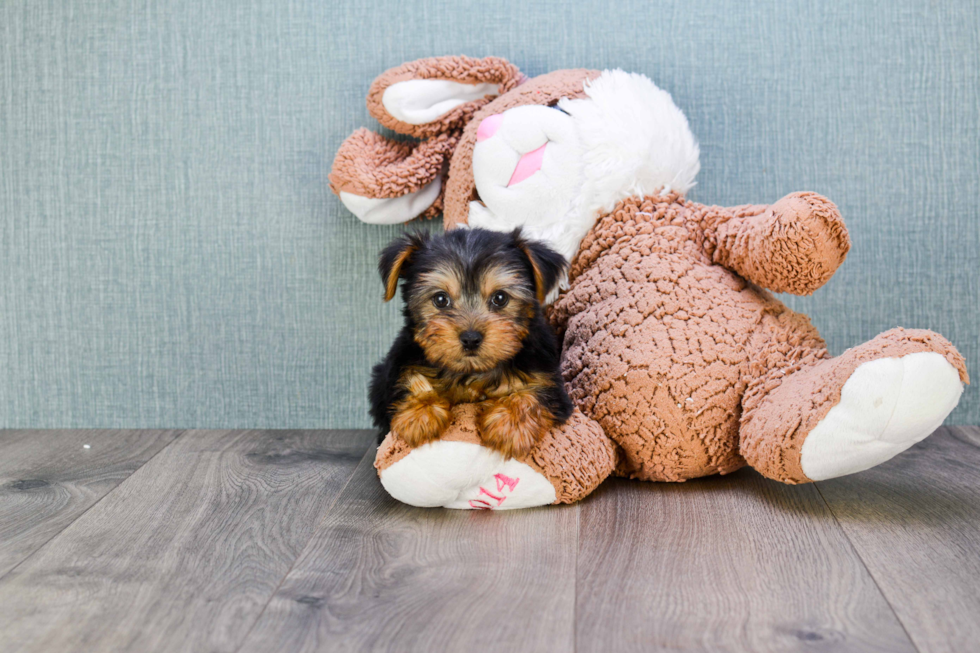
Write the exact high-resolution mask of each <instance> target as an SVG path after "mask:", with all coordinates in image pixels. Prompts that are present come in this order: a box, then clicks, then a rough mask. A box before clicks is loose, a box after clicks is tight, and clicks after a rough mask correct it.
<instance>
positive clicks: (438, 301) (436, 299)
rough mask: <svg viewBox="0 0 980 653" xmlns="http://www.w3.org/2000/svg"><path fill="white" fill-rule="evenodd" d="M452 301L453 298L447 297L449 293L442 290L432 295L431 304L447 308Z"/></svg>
mask: <svg viewBox="0 0 980 653" xmlns="http://www.w3.org/2000/svg"><path fill="white" fill-rule="evenodd" d="M452 303H453V300H451V299H450V298H449V295H448V294H446V293H444V292H437V293H436V294H435V295H433V296H432V304H433V305H434V306H435V307H436V308H449V307H450V306H451V305H452Z"/></svg>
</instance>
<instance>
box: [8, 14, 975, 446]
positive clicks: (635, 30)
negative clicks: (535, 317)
mask: <svg viewBox="0 0 980 653" xmlns="http://www.w3.org/2000/svg"><path fill="white" fill-rule="evenodd" d="M436 54H469V55H472V56H486V55H499V56H503V57H506V58H508V59H510V60H511V61H512V62H514V63H516V64H517V65H518V66H520V67H521V69H522V70H523V71H524V72H525V73H527V74H529V75H537V74H540V73H542V72H546V71H549V70H553V69H556V68H570V67H589V68H606V67H621V68H624V69H626V70H631V71H637V72H642V73H645V74H647V75H649V76H650V77H651V78H653V79H654V80H655V81H656V82H657V83H658V84H659V85H661V86H662V87H663V88H665V89H667V90H669V91H670V92H671V93H672V94H673V96H674V99H675V100H676V102H677V104H678V105H679V106H680V107H681V108H682V109H683V110H684V111H686V113H687V115H688V117H689V118H690V121H691V125H692V128H693V130H694V133H695V134H696V135H697V136H698V137H699V139H700V142H701V149H702V166H703V167H702V171H701V174H700V177H699V184H698V186H697V187H696V189H695V190H694V192H693V193H692V194H691V196H692V197H693V198H695V199H697V200H698V201H701V202H706V203H719V204H729V205H731V204H738V203H743V202H770V201H774V200H776V199H777V198H779V197H781V196H782V195H783V194H785V193H787V192H790V191H795V190H813V191H817V192H820V193H823V194H825V195H827V196H828V197H830V198H831V199H833V200H834V201H835V202H837V204H838V206H839V207H840V209H841V211H842V212H843V215H844V218H845V220H846V221H847V224H848V227H849V228H850V231H851V236H852V238H853V241H854V247H853V249H852V251H851V254H850V256H849V258H848V260H847V262H846V263H845V265H844V266H843V268H842V269H841V270H840V271H839V272H838V273H837V275H836V276H835V277H834V279H833V280H832V281H831V282H830V283H829V284H828V285H827V286H826V287H825V288H823V289H822V290H820V291H818V292H817V294H816V295H815V296H814V297H811V298H802V299H799V298H789V299H788V303H789V304H790V305H791V306H793V307H794V308H796V309H798V310H804V311H807V312H809V313H810V315H811V316H812V317H813V320H814V322H815V323H816V324H817V326H818V327H819V328H820V329H821V330H822V332H823V334H824V336H825V337H826V338H827V340H828V343H829V345H830V347H831V349H832V350H833V351H835V352H839V351H841V350H843V349H844V348H846V347H848V346H850V345H853V344H855V343H858V342H861V341H864V340H866V339H868V338H870V337H872V336H873V335H875V334H876V333H878V332H880V331H883V330H885V329H887V328H890V327H892V326H895V325H903V326H907V327H928V328H931V329H935V330H937V331H939V332H941V333H943V334H945V335H946V336H947V337H949V338H950V339H951V340H952V341H953V342H954V343H955V344H956V346H957V347H959V349H960V351H962V352H963V354H964V355H965V356H966V358H967V363H968V365H969V367H970V371H971V373H973V375H974V378H975V379H978V380H980V335H978V334H980V320H978V318H980V275H978V269H977V268H978V261H980V255H978V252H980V210H978V205H980V192H978V191H980V188H978V186H980V184H978V179H980V11H977V7H976V4H975V2H974V0H961V1H946V2H927V1H912V0H901V1H890V2H843V1H842V2H838V3H824V2H814V1H813V0H771V1H768V2H746V1H745V0H704V1H696V0H692V1H687V2H677V3H650V2H640V1H638V0H637V1H625V2H616V3H608V2H606V1H605V0H584V1H580V2H568V1H561V2H556V1H553V2H540V3H532V2H528V1H527V0H501V1H500V2H496V3H491V4H489V5H488V4H485V3H478V4H474V5H473V6H472V7H468V6H465V5H464V4H462V3H459V2H457V1H456V0H438V1H424V0H423V1H406V0H385V1H384V2H377V3H370V2H366V1H365V0H343V1H336V0H332V1H325V0H254V1H251V2H242V1H241V0H219V1H217V2H213V3H212V2H205V3H202V2H198V1H197V0H166V1H160V2H141V1H137V2H131V1H130V2H113V1H108V0H6V1H5V2H3V3H2V4H0V221H2V222H0V370H2V374H0V426H8V427H13V426H19V427H114V426H119V427H121V426H130V427H151V426H161V427H162V426H168V427H215V426H225V427H364V426H367V425H368V424H369V419H368V417H367V413H366V411H367V401H366V397H365V394H366V390H365V388H366V384H367V379H368V372H369V369H370V366H371V364H372V363H373V362H375V360H376V359H378V358H379V357H380V356H382V355H383V353H384V351H385V350H386V348H387V346H388V345H389V344H390V342H391V339H392V338H393V337H394V334H395V332H396V330H397V328H398V325H399V309H398V307H397V306H396V305H394V303H393V304H392V305H385V304H383V303H382V302H381V285H380V282H379V280H378V279H377V277H376V274H375V271H374V270H375V256H376V254H377V252H378V251H379V250H380V248H381V247H382V245H383V244H385V243H386V242H387V241H388V240H389V239H391V238H392V237H393V236H394V235H395V234H397V233H398V232H399V230H400V228H399V227H373V226H367V225H363V224H361V223H359V222H358V221H357V220H356V219H355V218H354V217H353V216H352V215H351V214H349V213H348V212H347V211H346V210H345V209H344V208H343V207H342V206H341V205H340V203H339V202H338V201H337V200H336V198H335V197H334V196H333V195H331V194H330V192H329V190H328V189H327V173H328V172H329V169H330V164H331V160H332V157H333V154H334V152H335V151H336V149H337V147H338V146H339V145H340V143H341V141H342V140H343V139H344V138H345V137H346V136H347V135H348V134H350V132H351V131H353V130H354V129H355V128H357V127H360V126H362V125H363V126H372V127H376V124H375V123H374V121H373V120H372V119H371V118H370V117H369V116H368V114H367V111H366V110H365V108H364V96H365V93H366V92H367V89H368V85H369V83H370V82H371V80H372V79H373V78H374V76H375V75H377V74H379V73H381V72H382V71H384V70H385V69H386V68H389V67H391V66H395V65H397V64H400V63H402V62H404V61H408V60H412V59H416V58H419V57H423V56H430V55H436ZM433 226H435V225H433ZM978 398H980V395H978V391H977V390H976V389H975V387H974V388H971V389H968V390H967V392H966V394H965V395H964V397H963V400H962V402H961V404H960V407H959V408H958V409H957V411H956V412H955V413H954V414H953V416H952V418H951V420H952V421H953V422H957V423H980V399H978Z"/></svg>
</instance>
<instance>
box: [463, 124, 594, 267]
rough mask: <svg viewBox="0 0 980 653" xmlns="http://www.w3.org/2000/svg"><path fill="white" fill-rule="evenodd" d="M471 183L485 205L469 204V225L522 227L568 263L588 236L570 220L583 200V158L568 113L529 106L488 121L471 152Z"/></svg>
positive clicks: (497, 227) (489, 227)
mask: <svg viewBox="0 0 980 653" xmlns="http://www.w3.org/2000/svg"><path fill="white" fill-rule="evenodd" d="M473 178H474V181H475V183H476V190H477V192H478V193H479V195H480V200H481V201H480V202H475V201H474V202H471V203H470V211H469V218H468V224H469V225H470V226H472V227H483V228H485V229H494V230H498V231H499V230H510V229H514V228H515V227H523V228H524V230H525V232H526V233H527V234H528V235H529V236H531V237H532V238H537V239H539V240H543V241H546V242H549V243H550V244H551V245H552V246H553V247H555V248H556V249H558V251H560V252H561V253H562V254H563V255H564V256H565V257H566V258H568V259H570V258H571V257H572V256H573V255H574V254H575V249H577V247H578V240H580V239H581V236H582V235H584V233H583V234H581V235H579V236H578V238H577V239H576V238H575V234H572V233H570V232H569V229H568V227H569V226H571V225H569V224H568V223H567V218H568V217H569V214H570V212H571V211H572V208H573V206H574V205H575V204H576V202H577V201H578V200H579V198H580V195H581V191H582V183H583V157H582V148H581V144H580V142H579V138H578V134H577V130H576V125H575V120H574V119H573V118H572V117H571V116H570V115H569V114H568V113H566V112H565V111H563V110H561V109H558V108H552V107H546V106H540V105H529V106H523V107H516V108H514V109H510V110H508V111H504V112H503V113H498V114H495V115H492V116H490V117H488V118H484V119H483V121H482V122H481V123H480V126H479V129H478V131H477V142H476V145H475V146H474V148H473ZM586 230H587V228H586Z"/></svg>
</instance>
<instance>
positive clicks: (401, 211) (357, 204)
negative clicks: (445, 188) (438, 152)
mask: <svg viewBox="0 0 980 653" xmlns="http://www.w3.org/2000/svg"><path fill="white" fill-rule="evenodd" d="M441 189H442V178H441V177H436V178H435V181H433V182H432V183H430V184H428V185H427V186H423V187H422V188H420V189H418V190H417V191H415V192H414V193H408V194H407V195H402V196H401V197H382V198H376V197H364V196H362V195H355V194H354V193H348V192H346V191H341V192H340V201H341V202H343V204H344V206H346V207H347V209H348V210H349V211H350V212H351V213H353V214H354V215H356V216H357V217H358V219H359V220H361V222H366V223H368V224H400V223H402V222H408V221H409V220H411V219H412V218H417V217H418V216H420V215H422V213H423V212H424V211H425V210H426V209H427V208H429V207H430V206H432V203H433V202H435V201H436V198H437V197H439V191H440V190H441Z"/></svg>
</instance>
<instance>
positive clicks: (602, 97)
mask: <svg viewBox="0 0 980 653" xmlns="http://www.w3.org/2000/svg"><path fill="white" fill-rule="evenodd" d="M585 93H586V95H587V96H588V99H581V100H569V99H563V100H562V101H561V102H559V104H558V106H559V107H561V108H562V109H564V110H565V111H567V112H568V113H569V114H570V115H571V116H572V118H574V120H575V126H576V129H577V131H578V134H579V140H580V141H581V144H582V153H583V156H584V162H583V163H584V173H585V175H584V176H585V184H586V186H585V188H584V193H583V194H584V202H585V208H587V209H589V210H603V211H609V210H611V209H612V208H613V206H615V205H616V202H619V201H620V200H623V199H626V198H627V197H633V196H637V197H642V196H644V195H652V194H653V193H655V192H657V191H659V190H661V189H667V190H675V191H678V192H680V193H686V192H687V191H688V190H690V189H691V187H693V186H694V178H695V177H696V176H697V174H698V170H700V168H701V163H700V160H699V150H698V144H697V141H696V140H695V139H694V135H693V134H692V133H691V129H690V127H689V126H688V124H687V118H686V117H685V116H684V114H683V113H682V112H681V110H680V109H678V108H677V105H676V104H674V101H673V99H672V98H671V97H670V93H668V92H667V91H664V90H662V89H660V88H657V86H656V84H654V83H653V82H652V81H650V79H649V78H647V77H644V76H643V75H638V74H636V73H627V72H624V71H622V70H607V71H605V72H603V73H602V75H600V76H599V77H598V78H597V79H595V80H593V81H592V82H587V83H586V84H585Z"/></svg>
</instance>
